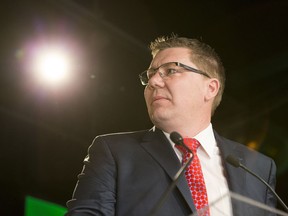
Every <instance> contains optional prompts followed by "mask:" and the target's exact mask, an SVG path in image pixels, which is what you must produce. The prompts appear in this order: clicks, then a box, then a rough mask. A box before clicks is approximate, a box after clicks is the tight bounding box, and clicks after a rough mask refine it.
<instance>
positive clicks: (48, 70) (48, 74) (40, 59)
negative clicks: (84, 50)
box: [33, 47, 72, 85]
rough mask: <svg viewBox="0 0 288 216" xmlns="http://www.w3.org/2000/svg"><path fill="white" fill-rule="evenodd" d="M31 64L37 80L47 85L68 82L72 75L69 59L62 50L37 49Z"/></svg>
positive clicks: (66, 53)
mask: <svg viewBox="0 0 288 216" xmlns="http://www.w3.org/2000/svg"><path fill="white" fill-rule="evenodd" d="M33 62H34V64H33V65H34V72H35V75H36V77H37V79H39V80H40V81H42V82H45V83H48V84H53V85H54V84H59V83H61V84H62V83H64V82H66V81H68V80H69V78H70V76H71V73H72V62H71V57H70V56H69V54H68V51H67V50H64V49H60V48H52V47H49V48H46V49H43V48H42V49H39V50H38V52H37V55H36V56H35V57H34V59H33Z"/></svg>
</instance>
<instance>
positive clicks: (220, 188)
mask: <svg viewBox="0 0 288 216" xmlns="http://www.w3.org/2000/svg"><path fill="white" fill-rule="evenodd" d="M164 134H165V135H166V137H167V138H168V140H169V141H170V143H171V145H172V147H173V149H174V151H175V153H176V154H177V156H178V158H179V160H180V162H181V161H182V154H181V152H180V151H179V150H178V149H177V148H176V147H175V144H174V143H173V142H172V141H171V140H170V137H169V134H168V133H165V132H164ZM193 138H195V139H197V140H198V141H199V142H200V144H201V146H200V147H199V148H198V150H197V155H198V158H199V160H200V163H201V167H202V172H203V175H204V180H205V184H206V189H207V195H208V202H209V205H210V215H211V216H220V215H221V216H226V215H229V216H230V215H233V214H232V205H231V200H230V197H229V188H228V184H227V180H226V178H225V176H224V168H223V166H222V162H221V156H220V151H219V148H218V146H217V144H216V140H215V137H214V133H213V128H212V124H211V123H210V124H209V126H208V127H207V128H206V129H205V130H203V131H201V132H200V133H199V134H197V135H196V136H195V137H193Z"/></svg>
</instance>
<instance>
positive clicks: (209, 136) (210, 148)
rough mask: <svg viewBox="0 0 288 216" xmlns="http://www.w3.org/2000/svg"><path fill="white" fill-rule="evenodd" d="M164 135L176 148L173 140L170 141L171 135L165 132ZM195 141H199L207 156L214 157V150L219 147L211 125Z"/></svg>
mask: <svg viewBox="0 0 288 216" xmlns="http://www.w3.org/2000/svg"><path fill="white" fill-rule="evenodd" d="M163 133H164V134H165V136H166V137H167V139H168V140H169V142H170V144H171V145H172V147H173V148H174V145H175V144H174V143H173V142H172V140H171V139H170V134H169V133H166V132H164V131H163ZM193 138H195V139H197V140H198V141H199V142H200V144H201V146H202V149H203V150H204V151H205V152H206V154H207V155H208V156H209V157H212V156H213V153H214V149H215V147H216V146H217V145H216V140H215V137H214V132H213V127H212V124H211V123H210V124H209V125H208V127H207V128H205V129H204V130H202V131H201V132H200V133H198V134H197V135H196V136H195V137H193Z"/></svg>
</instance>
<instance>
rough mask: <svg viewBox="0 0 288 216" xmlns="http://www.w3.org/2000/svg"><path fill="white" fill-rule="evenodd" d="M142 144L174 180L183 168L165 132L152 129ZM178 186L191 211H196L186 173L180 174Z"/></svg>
mask: <svg viewBox="0 0 288 216" xmlns="http://www.w3.org/2000/svg"><path fill="white" fill-rule="evenodd" d="M141 145H142V146H143V148H144V149H145V150H146V151H147V152H148V153H149V154H150V155H151V156H152V157H153V158H154V159H155V160H156V161H157V162H158V164H159V165H160V166H161V167H162V168H163V170H165V172H166V173H167V174H168V176H169V177H170V178H171V182H172V181H173V179H174V176H175V174H176V173H177V172H178V170H179V169H180V168H181V164H180V162H179V160H178V158H177V156H176V154H175V152H174V150H173V148H172V147H171V144H170V143H169V141H168V140H167V138H166V137H165V135H164V134H163V132H162V131H161V130H159V129H157V128H156V129H155V130H154V129H151V130H150V131H149V132H148V133H147V134H146V136H144V138H143V142H142V143H141ZM176 187H177V188H178V189H179V191H180V192H181V194H182V195H183V197H184V199H185V200H186V202H187V204H188V205H189V207H190V209H191V211H194V210H195V206H194V204H193V200H192V197H191V193H190V190H189V187H188V185H187V181H186V178H185V176H184V175H182V176H180V178H179V180H178V182H177V184H176Z"/></svg>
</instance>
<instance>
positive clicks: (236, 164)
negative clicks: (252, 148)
mask: <svg viewBox="0 0 288 216" xmlns="http://www.w3.org/2000/svg"><path fill="white" fill-rule="evenodd" d="M226 162H228V163H229V164H231V165H232V166H234V167H240V166H241V163H240V161H239V159H238V158H236V157H234V156H233V155H228V156H227V157H226Z"/></svg>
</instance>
